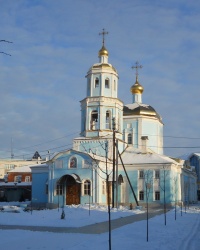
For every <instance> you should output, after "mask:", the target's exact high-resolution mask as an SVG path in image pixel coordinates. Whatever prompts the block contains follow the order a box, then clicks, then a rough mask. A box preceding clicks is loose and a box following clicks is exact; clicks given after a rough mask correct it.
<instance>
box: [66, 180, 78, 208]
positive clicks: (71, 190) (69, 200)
mask: <svg viewBox="0 0 200 250" xmlns="http://www.w3.org/2000/svg"><path fill="white" fill-rule="evenodd" d="M80 191H81V184H80V183H77V182H76V181H75V179H74V178H73V177H72V176H70V175H68V176H67V183H66V205H72V204H74V205H78V204H80Z"/></svg>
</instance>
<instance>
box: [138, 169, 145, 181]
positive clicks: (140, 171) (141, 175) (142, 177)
mask: <svg viewBox="0 0 200 250" xmlns="http://www.w3.org/2000/svg"><path fill="white" fill-rule="evenodd" d="M139 178H140V179H144V171H143V170H139Z"/></svg>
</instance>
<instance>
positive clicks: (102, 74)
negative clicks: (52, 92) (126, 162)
mask: <svg viewBox="0 0 200 250" xmlns="http://www.w3.org/2000/svg"><path fill="white" fill-rule="evenodd" d="M107 34H108V32H106V31H105V29H103V31H102V32H101V33H99V35H102V37H103V40H102V47H101V49H100V50H99V53H98V57H99V62H98V63H95V64H93V65H92V67H91V68H90V69H89V70H88V72H87V75H86V79H87V96H86V98H84V99H83V100H82V101H81V136H83V137H89V138H91V137H102V136H109V135H111V134H112V129H113V118H114V119H115V123H116V130H117V131H118V133H117V134H118V136H119V138H120V139H121V138H122V126H123V122H122V119H123V103H122V101H121V100H119V99H118V79H119V77H118V73H117V70H116V69H115V68H114V67H113V66H112V65H111V64H110V63H108V55H109V53H108V50H107V49H106V47H105V35H107Z"/></svg>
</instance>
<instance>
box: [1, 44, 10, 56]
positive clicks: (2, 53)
mask: <svg viewBox="0 0 200 250" xmlns="http://www.w3.org/2000/svg"><path fill="white" fill-rule="evenodd" d="M0 42H4V43H12V42H10V41H7V40H0ZM0 53H1V54H4V55H6V56H11V55H10V54H8V53H5V52H3V51H0Z"/></svg>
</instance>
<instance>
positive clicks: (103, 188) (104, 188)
mask: <svg viewBox="0 0 200 250" xmlns="http://www.w3.org/2000/svg"><path fill="white" fill-rule="evenodd" d="M102 194H103V195H106V182H105V181H102Z"/></svg>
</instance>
